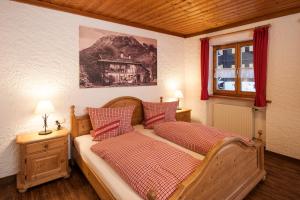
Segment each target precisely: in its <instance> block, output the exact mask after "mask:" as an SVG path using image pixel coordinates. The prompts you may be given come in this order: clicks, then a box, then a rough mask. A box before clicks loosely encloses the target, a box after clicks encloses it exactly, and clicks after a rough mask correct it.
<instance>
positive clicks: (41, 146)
mask: <svg viewBox="0 0 300 200" xmlns="http://www.w3.org/2000/svg"><path fill="white" fill-rule="evenodd" d="M65 143H66V138H65V137H63V138H57V139H52V140H47V141H43V142H36V143H32V144H27V145H26V153H27V154H32V153H39V152H43V151H47V150H50V149H55V148H61V147H62V146H64V144H65Z"/></svg>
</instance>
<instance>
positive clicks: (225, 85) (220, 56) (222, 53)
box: [215, 48, 236, 91]
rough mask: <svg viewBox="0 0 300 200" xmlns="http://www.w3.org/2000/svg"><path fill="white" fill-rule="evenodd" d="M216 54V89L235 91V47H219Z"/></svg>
mask: <svg viewBox="0 0 300 200" xmlns="http://www.w3.org/2000/svg"><path fill="white" fill-rule="evenodd" d="M216 54H217V55H216V56H217V57H216V66H215V68H216V69H215V79H216V83H217V86H216V87H217V88H216V89H217V90H228V91H235V78H236V71H235V48H228V49H219V50H217V52H216Z"/></svg>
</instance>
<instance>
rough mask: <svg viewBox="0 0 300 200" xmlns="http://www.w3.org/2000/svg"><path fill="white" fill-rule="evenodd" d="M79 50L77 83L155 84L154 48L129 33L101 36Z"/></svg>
mask: <svg viewBox="0 0 300 200" xmlns="http://www.w3.org/2000/svg"><path fill="white" fill-rule="evenodd" d="M79 54H80V60H79V62H80V87H83V88H86V87H105V86H134V85H156V84H157V49H156V47H155V46H154V45H152V44H145V43H140V42H139V41H138V40H137V39H135V38H134V37H133V36H124V35H108V36H104V37H101V38H99V39H98V40H97V41H96V42H95V43H94V44H93V45H91V46H90V47H88V48H86V49H83V50H81V51H80V53H79Z"/></svg>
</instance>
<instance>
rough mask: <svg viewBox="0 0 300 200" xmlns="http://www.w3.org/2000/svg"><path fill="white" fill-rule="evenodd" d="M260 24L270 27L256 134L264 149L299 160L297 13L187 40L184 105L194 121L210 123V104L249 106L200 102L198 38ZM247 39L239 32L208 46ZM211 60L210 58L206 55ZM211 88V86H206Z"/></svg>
mask: <svg viewBox="0 0 300 200" xmlns="http://www.w3.org/2000/svg"><path fill="white" fill-rule="evenodd" d="M264 24H271V27H270V30H269V52H268V74H267V99H269V100H271V101H272V103H271V104H268V107H267V111H266V113H263V112H257V113H256V114H255V115H256V116H255V120H256V127H255V129H256V131H257V130H258V129H262V130H263V131H264V138H265V140H266V145H267V149H268V150H271V151H274V152H277V153H281V154H284V155H288V156H291V157H294V158H298V159H300V104H299V103H300V78H299V75H300V56H299V55H300V54H299V52H300V14H294V15H289V16H285V17H280V18H276V19H272V20H267V21H262V22H258V23H253V24H249V25H245V26H240V27H236V28H232V29H228V30H224V31H220V32H216V33H211V34H207V35H201V36H197V37H193V38H188V39H186V40H185V41H184V43H185V45H184V46H185V48H184V49H185V68H186V74H185V76H186V84H185V87H186V90H185V95H186V99H185V102H186V105H187V106H188V107H191V108H192V109H193V112H192V116H193V118H194V120H195V121H201V122H203V123H205V124H211V105H212V104H213V103H214V102H216V101H217V102H220V101H222V102H226V103H231V104H232V103H235V104H239V105H240V104H243V105H246V106H249V105H251V104H252V103H251V102H240V101H232V100H231V101H229V100H222V99H221V100H220V99H211V100H209V101H201V100H200V91H201V80H200V78H199V77H200V42H199V38H202V37H206V36H213V35H218V34H221V33H230V32H234V31H238V30H243V29H248V28H252V27H256V26H260V25H264ZM249 37H250V38H251V37H252V36H251V33H250V34H249V32H243V33H237V34H231V35H226V36H223V37H218V38H214V39H212V40H211V45H214V44H215V45H216V44H226V43H230V42H235V41H242V40H247V39H249ZM210 57H211V58H212V56H210ZM210 87H211V86H210Z"/></svg>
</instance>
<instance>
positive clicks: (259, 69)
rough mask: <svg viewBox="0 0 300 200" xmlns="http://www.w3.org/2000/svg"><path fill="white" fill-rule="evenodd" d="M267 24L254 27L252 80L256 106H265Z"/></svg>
mask: <svg viewBox="0 0 300 200" xmlns="http://www.w3.org/2000/svg"><path fill="white" fill-rule="evenodd" d="M268 30H269V27H268V26H264V27H258V28H255V29H254V36H253V49H254V55H253V58H254V81H255V89H256V96H255V103H254V105H255V106H257V107H265V106H266V104H267V102H266V84H267V59H268V55H267V54H268Z"/></svg>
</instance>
